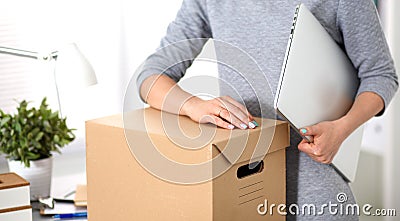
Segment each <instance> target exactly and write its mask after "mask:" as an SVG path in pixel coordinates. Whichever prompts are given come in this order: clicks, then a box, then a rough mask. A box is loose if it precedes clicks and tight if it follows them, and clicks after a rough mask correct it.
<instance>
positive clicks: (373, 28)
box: [337, 0, 398, 115]
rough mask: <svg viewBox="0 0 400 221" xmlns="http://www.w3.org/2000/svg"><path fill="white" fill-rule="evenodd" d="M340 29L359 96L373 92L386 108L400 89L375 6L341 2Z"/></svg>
mask: <svg viewBox="0 0 400 221" xmlns="http://www.w3.org/2000/svg"><path fill="white" fill-rule="evenodd" d="M337 25H338V28H339V30H340V31H341V33H342V36H343V43H344V47H345V50H346V52H347V54H348V56H349V57H350V59H351V61H352V62H353V65H354V66H355V67H356V68H357V69H358V77H359V78H360V86H359V89H358V93H357V95H359V94H361V93H362V92H366V91H370V92H374V93H376V94H378V95H379V96H380V97H382V99H383V101H384V104H385V108H386V107H387V106H388V104H389V102H390V100H391V99H392V98H393V96H394V94H395V92H396V91H397V89H398V77H397V75H396V71H395V67H394V63H393V59H392V57H391V54H390V51H389V47H388V44H387V42H386V39H385V35H384V33H383V30H382V27H381V24H380V21H379V18H378V14H377V11H376V8H375V5H374V4H373V2H372V1H371V0H341V1H340V2H339V7H338V14H337ZM383 112H384V110H382V111H381V112H380V113H379V114H378V115H381V114H383Z"/></svg>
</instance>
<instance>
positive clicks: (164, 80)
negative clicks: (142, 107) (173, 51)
mask: <svg viewBox="0 0 400 221" xmlns="http://www.w3.org/2000/svg"><path fill="white" fill-rule="evenodd" d="M140 96H141V97H142V99H143V100H145V101H146V103H148V104H149V105H150V106H151V107H153V108H156V109H159V110H163V111H167V112H170V113H174V114H181V115H187V114H186V112H185V110H184V109H182V108H183V106H184V104H185V103H186V102H187V101H188V100H192V99H199V98H197V97H194V96H193V95H191V94H190V93H188V92H186V91H184V90H183V89H182V88H180V87H179V86H178V85H177V84H176V82H175V81H174V80H172V79H171V78H170V77H168V76H166V75H163V74H159V75H157V74H156V75H152V76H150V77H148V78H147V79H146V80H144V81H143V83H142V85H141V87H140Z"/></svg>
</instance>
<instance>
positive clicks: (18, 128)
mask: <svg viewBox="0 0 400 221" xmlns="http://www.w3.org/2000/svg"><path fill="white" fill-rule="evenodd" d="M15 130H16V131H17V132H18V133H21V124H20V123H19V122H17V123H15Z"/></svg>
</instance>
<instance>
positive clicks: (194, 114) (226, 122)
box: [180, 96, 258, 130]
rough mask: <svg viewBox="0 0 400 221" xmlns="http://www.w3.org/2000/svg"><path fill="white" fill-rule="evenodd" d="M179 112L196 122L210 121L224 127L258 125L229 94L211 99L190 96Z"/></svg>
mask: <svg viewBox="0 0 400 221" xmlns="http://www.w3.org/2000/svg"><path fill="white" fill-rule="evenodd" d="M180 113H181V114H183V115H186V116H188V117H190V118H191V119H192V120H194V121H196V122H199V123H212V124H215V125H217V126H219V127H222V128H225V129H231V130H232V129H234V128H235V127H237V128H240V129H248V128H255V127H256V126H258V124H257V122H255V121H254V118H253V116H252V115H251V114H250V113H249V112H248V111H247V109H246V107H245V106H243V105H242V104H241V103H239V102H237V101H236V100H234V99H233V98H231V97H229V96H223V97H218V98H214V99H212V100H202V99H200V98H198V97H195V96H194V97H191V98H190V99H188V100H187V101H186V102H185V103H184V104H183V106H182V108H181V111H180Z"/></svg>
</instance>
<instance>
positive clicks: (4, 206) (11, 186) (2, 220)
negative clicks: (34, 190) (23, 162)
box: [0, 173, 32, 221]
mask: <svg viewBox="0 0 400 221" xmlns="http://www.w3.org/2000/svg"><path fill="white" fill-rule="evenodd" d="M0 221H32V207H31V205H30V197H29V182H28V181H26V180H25V179H23V178H22V177H20V176H18V175H17V174H15V173H5V174H0Z"/></svg>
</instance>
